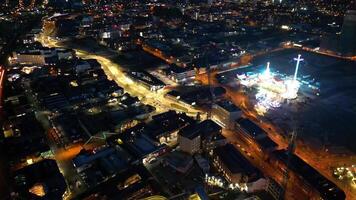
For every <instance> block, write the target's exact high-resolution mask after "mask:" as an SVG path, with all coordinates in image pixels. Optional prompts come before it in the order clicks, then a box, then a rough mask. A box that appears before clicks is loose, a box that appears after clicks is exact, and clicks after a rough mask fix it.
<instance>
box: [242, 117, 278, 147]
mask: <svg viewBox="0 0 356 200" xmlns="http://www.w3.org/2000/svg"><path fill="white" fill-rule="evenodd" d="M236 122H237V125H236V126H237V127H238V128H240V129H242V130H243V132H244V133H245V134H247V135H248V136H249V137H251V138H252V139H253V140H255V141H256V142H257V143H258V144H259V145H260V146H261V147H262V148H264V149H269V148H275V147H277V144H276V143H275V142H274V141H273V140H271V139H270V138H269V137H268V135H267V133H266V132H265V131H264V130H263V129H262V128H261V127H259V126H258V125H257V124H255V123H254V122H253V121H251V120H250V119H248V118H240V119H238V120H237V121H236Z"/></svg>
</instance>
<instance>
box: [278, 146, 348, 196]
mask: <svg viewBox="0 0 356 200" xmlns="http://www.w3.org/2000/svg"><path fill="white" fill-rule="evenodd" d="M273 158H276V163H277V165H278V168H279V169H281V170H282V171H285V170H286V169H287V162H289V167H290V169H291V170H292V171H293V172H295V173H296V174H298V175H299V177H300V178H301V179H302V182H304V184H303V186H305V188H308V189H310V190H311V189H313V188H314V189H315V190H316V192H317V194H316V193H315V192H313V191H311V192H310V193H311V194H312V195H314V196H317V197H320V199H325V200H335V199H337V200H339V199H340V200H342V199H345V198H346V195H345V192H344V191H342V190H341V189H340V188H339V187H338V186H337V185H335V184H334V183H333V182H331V181H330V180H328V179H327V178H325V177H324V176H323V175H322V174H320V173H319V172H318V171H317V170H315V169H314V168H313V167H312V166H310V165H309V164H308V163H306V162H305V161H304V160H302V159H301V158H299V157H298V156H296V155H295V154H292V155H290V157H288V152H287V151H286V150H284V149H282V150H276V151H274V152H273Z"/></svg>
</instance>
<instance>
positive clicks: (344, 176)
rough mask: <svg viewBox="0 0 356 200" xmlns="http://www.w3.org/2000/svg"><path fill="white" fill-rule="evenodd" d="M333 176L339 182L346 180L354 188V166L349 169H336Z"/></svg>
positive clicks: (355, 171) (355, 178)
mask: <svg viewBox="0 0 356 200" xmlns="http://www.w3.org/2000/svg"><path fill="white" fill-rule="evenodd" d="M334 176H335V177H337V178H338V179H339V180H346V181H348V182H349V183H350V185H351V186H352V187H354V188H356V165H352V166H350V167H337V168H336V169H334Z"/></svg>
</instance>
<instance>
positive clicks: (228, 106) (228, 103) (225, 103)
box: [217, 101, 241, 112]
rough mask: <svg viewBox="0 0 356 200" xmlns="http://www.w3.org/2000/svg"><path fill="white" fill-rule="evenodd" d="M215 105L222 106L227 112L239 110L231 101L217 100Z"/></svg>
mask: <svg viewBox="0 0 356 200" xmlns="http://www.w3.org/2000/svg"><path fill="white" fill-rule="evenodd" d="M217 105H219V106H220V107H222V108H224V109H225V110H227V111H229V112H238V111H241V109H240V108H239V107H237V106H236V105H235V104H233V103H232V102H231V101H219V102H218V103H217Z"/></svg>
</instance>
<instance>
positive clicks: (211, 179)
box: [205, 174, 248, 192]
mask: <svg viewBox="0 0 356 200" xmlns="http://www.w3.org/2000/svg"><path fill="white" fill-rule="evenodd" d="M205 182H206V183H207V184H208V185H210V186H216V187H220V188H224V189H229V190H237V191H241V192H242V191H247V190H248V187H247V184H246V183H240V184H239V183H230V184H228V183H226V181H223V180H222V179H221V178H219V177H215V176H209V175H208V174H205Z"/></svg>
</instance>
